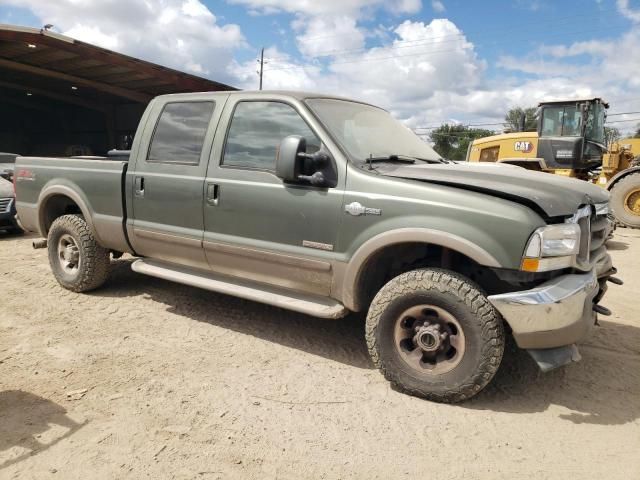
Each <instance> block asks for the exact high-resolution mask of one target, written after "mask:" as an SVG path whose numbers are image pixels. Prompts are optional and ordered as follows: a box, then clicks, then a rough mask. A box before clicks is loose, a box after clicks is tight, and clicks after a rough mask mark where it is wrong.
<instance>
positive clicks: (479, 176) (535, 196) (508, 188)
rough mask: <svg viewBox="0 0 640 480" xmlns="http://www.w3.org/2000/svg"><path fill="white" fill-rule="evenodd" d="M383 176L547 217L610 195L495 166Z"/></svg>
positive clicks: (426, 168) (398, 170)
mask: <svg viewBox="0 0 640 480" xmlns="http://www.w3.org/2000/svg"><path fill="white" fill-rule="evenodd" d="M378 172H379V173H381V174H382V175H387V176H390V177H399V178H405V179H410V180H420V181H423V182H429V183H437V184H441V185H449V186H452V187H456V188H462V189H465V190H472V191H476V192H481V193H487V194H489V195H495V196H499V197H502V198H506V199H509V200H513V201H516V202H518V203H522V204H525V205H529V206H531V207H533V208H534V209H535V210H538V211H542V212H543V213H544V214H545V215H546V216H547V217H559V216H569V215H573V214H574V213H575V212H576V210H578V207H580V206H581V205H586V204H597V203H605V202H608V201H609V193H608V192H607V191H606V190H605V189H603V188H600V187H598V186H596V185H593V184H591V183H589V182H585V181H582V180H576V179H573V178H566V177H562V176H560V175H551V174H549V173H544V172H533V171H531V170H525V169H524V168H520V167H516V166H513V165H500V164H497V163H477V164H473V163H468V162H462V163H447V164H435V165H434V164H419V165H407V166H404V165H403V166H396V165H390V164H386V165H384V166H381V168H379V169H378Z"/></svg>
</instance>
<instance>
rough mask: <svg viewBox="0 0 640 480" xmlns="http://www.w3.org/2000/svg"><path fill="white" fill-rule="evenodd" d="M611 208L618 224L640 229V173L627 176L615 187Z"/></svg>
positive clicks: (612, 191) (610, 201) (612, 193)
mask: <svg viewBox="0 0 640 480" xmlns="http://www.w3.org/2000/svg"><path fill="white" fill-rule="evenodd" d="M609 206H610V207H611V211H612V213H613V215H614V217H615V219H616V221H618V223H620V224H621V225H624V226H625V227H630V228H640V173H632V174H631V175H627V176H626V177H623V178H622V180H619V181H618V182H616V183H615V184H614V185H613V188H612V189H611V198H610V200H609Z"/></svg>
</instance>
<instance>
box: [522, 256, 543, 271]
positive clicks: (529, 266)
mask: <svg viewBox="0 0 640 480" xmlns="http://www.w3.org/2000/svg"><path fill="white" fill-rule="evenodd" d="M539 266H540V259H539V258H523V259H522V266H521V268H520V269H521V270H523V271H525V272H537V271H538V267H539Z"/></svg>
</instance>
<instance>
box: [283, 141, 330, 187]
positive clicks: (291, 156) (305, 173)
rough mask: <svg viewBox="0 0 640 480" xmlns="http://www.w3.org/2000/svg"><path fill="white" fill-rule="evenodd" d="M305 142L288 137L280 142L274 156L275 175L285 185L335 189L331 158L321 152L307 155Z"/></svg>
mask: <svg viewBox="0 0 640 480" xmlns="http://www.w3.org/2000/svg"><path fill="white" fill-rule="evenodd" d="M306 151H307V141H306V139H305V138H304V137H301V136H299V135H290V136H288V137H285V138H284V139H283V140H282V142H280V147H279V148H278V153H277V156H276V175H277V176H278V177H279V178H281V179H282V180H283V181H284V182H287V183H308V184H311V185H313V186H315V187H335V186H336V185H337V172H336V168H335V165H334V162H333V161H332V159H331V157H330V156H329V155H328V154H327V153H325V152H324V151H323V150H319V151H317V152H315V153H312V154H309V153H306Z"/></svg>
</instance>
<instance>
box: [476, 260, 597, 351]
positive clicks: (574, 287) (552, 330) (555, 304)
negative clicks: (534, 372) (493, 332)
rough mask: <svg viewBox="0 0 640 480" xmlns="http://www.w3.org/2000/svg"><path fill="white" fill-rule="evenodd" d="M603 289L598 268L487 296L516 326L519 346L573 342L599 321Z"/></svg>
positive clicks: (577, 340)
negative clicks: (596, 309) (598, 302)
mask: <svg viewBox="0 0 640 480" xmlns="http://www.w3.org/2000/svg"><path fill="white" fill-rule="evenodd" d="M599 290H600V286H599V284H598V279H597V277H596V273H595V271H591V272H589V273H585V274H572V275H563V276H560V277H558V278H554V279H553V280H550V281H548V282H545V283H543V284H542V285H540V286H539V287H536V288H532V289H531V290H524V291H521V292H511V293H502V294H499V295H491V296H489V297H488V299H489V301H490V302H491V303H492V304H493V306H494V307H495V308H496V309H497V310H498V311H499V312H500V313H501V314H502V316H503V318H504V319H505V321H506V322H507V323H508V324H509V326H510V327H511V329H512V330H513V337H514V339H515V341H516V343H517V344H518V346H519V347H520V348H526V349H545V348H555V347H562V346H565V345H571V344H574V343H576V342H579V341H580V340H583V339H584V338H585V337H587V336H588V334H589V331H590V330H591V327H592V326H593V325H594V323H595V321H596V313H595V312H594V311H593V300H594V298H595V297H596V295H597V294H598V292H599Z"/></svg>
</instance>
